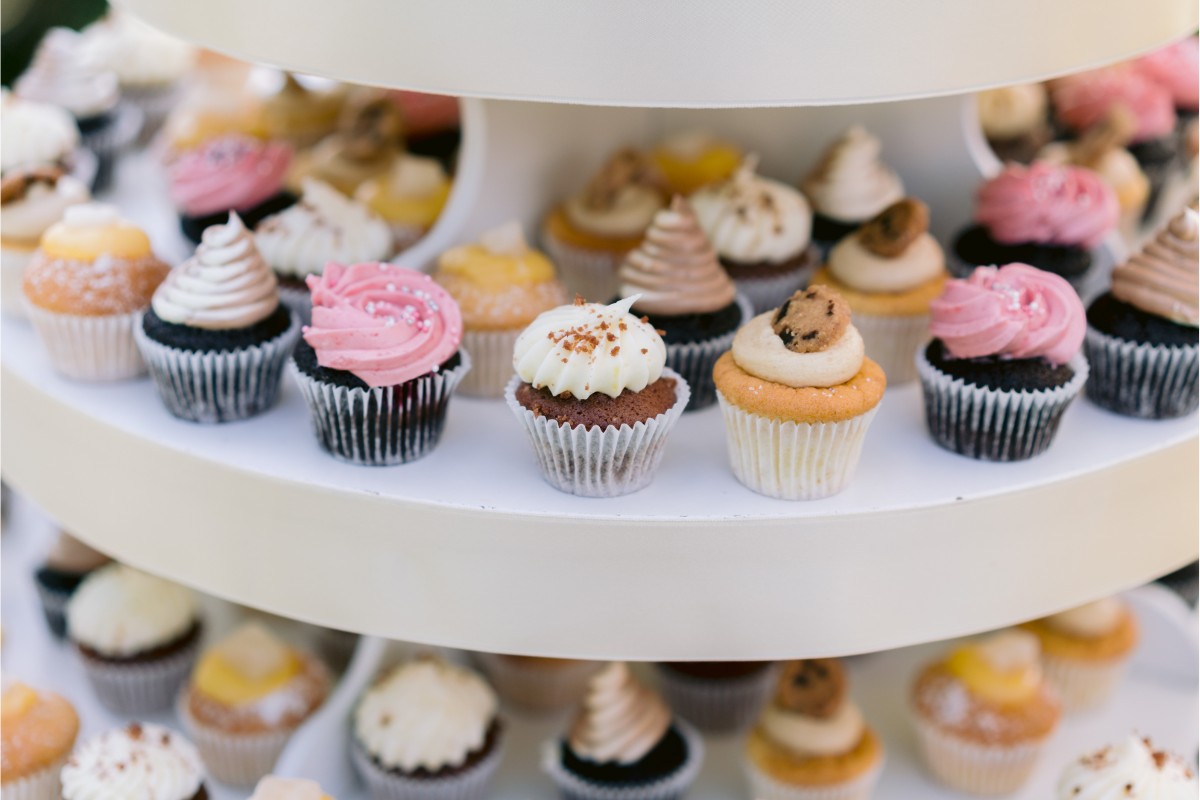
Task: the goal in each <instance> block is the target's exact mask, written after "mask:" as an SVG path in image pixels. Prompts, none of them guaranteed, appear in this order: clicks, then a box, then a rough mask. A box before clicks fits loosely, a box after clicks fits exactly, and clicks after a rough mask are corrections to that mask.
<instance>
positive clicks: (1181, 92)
mask: <svg viewBox="0 0 1200 800" xmlns="http://www.w3.org/2000/svg"><path fill="white" fill-rule="evenodd" d="M1133 68H1134V69H1135V70H1137V71H1138V72H1140V73H1141V74H1142V75H1144V76H1146V77H1147V78H1149V79H1150V80H1151V81H1153V82H1154V83H1157V84H1158V85H1159V86H1162V87H1163V88H1165V89H1166V90H1167V91H1168V92H1170V94H1171V99H1172V100H1173V101H1174V102H1175V113H1176V114H1178V115H1179V118H1180V121H1181V122H1183V121H1186V120H1191V119H1195V118H1196V111H1197V108H1198V107H1200V39H1197V38H1196V37H1195V36H1188V37H1187V38H1185V39H1180V40H1179V41H1178V42H1175V43H1174V44H1169V45H1167V46H1166V47H1160V48H1159V49H1158V50H1155V51H1154V52H1153V53H1147V54H1146V55H1144V56H1142V57H1141V58H1139V59H1137V60H1136V61H1134V62H1133Z"/></svg>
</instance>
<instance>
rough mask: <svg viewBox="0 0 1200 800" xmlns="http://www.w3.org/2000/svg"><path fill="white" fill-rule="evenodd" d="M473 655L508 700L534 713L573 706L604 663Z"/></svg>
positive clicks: (551, 712)
mask: <svg viewBox="0 0 1200 800" xmlns="http://www.w3.org/2000/svg"><path fill="white" fill-rule="evenodd" d="M473 657H474V660H475V661H476V663H478V664H479V668H480V669H481V670H482V671H483V673H484V674H485V675H487V679H488V682H489V683H491V684H492V686H494V687H495V688H496V693H497V694H499V695H500V697H501V698H503V699H504V701H505V702H506V703H508V704H510V705H512V706H513V707H514V708H517V709H519V710H521V711H525V712H528V713H531V714H554V713H556V712H559V711H565V710H567V709H569V708H573V707H574V706H576V705H577V704H578V703H579V702H580V700H581V699H582V698H583V695H584V692H586V691H587V685H588V681H590V680H591V679H592V676H593V675H595V674H596V672H597V671H598V670H599V669H600V668H601V667H603V666H604V662H601V661H579V662H575V663H571V664H560V665H556V666H553V667H535V666H530V665H528V664H526V663H524V662H523V661H521V660H514V659H511V658H505V657H504V656H502V655H496V654H495V653H474V654H473Z"/></svg>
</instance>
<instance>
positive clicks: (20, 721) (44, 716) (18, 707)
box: [0, 682, 79, 800]
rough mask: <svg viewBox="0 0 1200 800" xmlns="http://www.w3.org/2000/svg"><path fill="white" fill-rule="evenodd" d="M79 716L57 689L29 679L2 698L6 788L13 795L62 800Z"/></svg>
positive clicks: (0, 783)
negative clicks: (64, 773) (46, 688)
mask: <svg viewBox="0 0 1200 800" xmlns="http://www.w3.org/2000/svg"><path fill="white" fill-rule="evenodd" d="M78 735H79V716H78V715H77V714H76V713H75V709H74V707H72V706H71V704H70V703H69V702H68V701H67V700H65V699H63V698H62V697H60V696H58V695H56V694H53V693H52V692H43V691H38V690H37V689H34V688H32V687H30V686H27V685H25V684H23V683H16V682H14V683H11V684H9V685H7V686H5V687H4V694H3V697H0V792H3V794H4V797H6V798H8V800H60V798H61V797H62V784H61V781H60V780H59V771H60V770H61V769H62V767H63V764H64V763H66V760H67V756H69V755H70V754H71V748H72V747H74V746H75V737H76V736H78Z"/></svg>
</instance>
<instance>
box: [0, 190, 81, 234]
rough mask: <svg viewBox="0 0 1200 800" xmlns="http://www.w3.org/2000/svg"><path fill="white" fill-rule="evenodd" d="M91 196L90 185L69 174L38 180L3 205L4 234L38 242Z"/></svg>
mask: <svg viewBox="0 0 1200 800" xmlns="http://www.w3.org/2000/svg"><path fill="white" fill-rule="evenodd" d="M90 197H91V195H90V193H89V192H88V188H87V186H85V185H84V184H83V183H82V182H81V181H79V180H78V179H76V178H73V177H72V176H70V175H60V176H59V177H57V178H55V179H54V181H53V183H50V182H48V181H45V180H38V181H35V182H33V183H31V184H30V185H29V187H28V188H27V189H26V190H25V193H24V194H23V195H22V196H21V197H19V198H17V199H15V200H10V201H9V202H7V203H5V204H4V207H3V216H4V223H3V225H4V237H5V238H6V239H15V240H21V241H26V242H33V243H36V242H37V241H38V240H39V239H40V238H41V237H42V234H43V233H45V232H46V230H47V229H48V228H49V227H50V226H51V225H53V224H54V223H56V222H58V221H59V220H60V219H62V218H63V214H65V213H66V211H67V209H68V208H70V207H71V206H74V205H78V204H80V203H86V202H87V201H88V200H89V199H90Z"/></svg>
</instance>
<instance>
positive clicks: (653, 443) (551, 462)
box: [504, 368, 691, 497]
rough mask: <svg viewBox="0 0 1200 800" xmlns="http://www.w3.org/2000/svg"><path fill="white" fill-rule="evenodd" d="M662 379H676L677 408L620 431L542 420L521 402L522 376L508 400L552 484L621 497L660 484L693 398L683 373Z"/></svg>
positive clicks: (587, 494) (509, 390) (666, 372)
mask: <svg viewBox="0 0 1200 800" xmlns="http://www.w3.org/2000/svg"><path fill="white" fill-rule="evenodd" d="M662 376H663V377H664V378H673V379H674V380H675V384H676V388H675V404H674V405H673V406H671V407H670V408H668V409H667V410H666V411H664V412H663V413H661V414H659V415H658V416H656V417H653V418H651V419H648V420H645V421H639V422H637V423H636V424H634V425H622V426H621V427H619V428H618V427H615V426H612V425H610V426H608V427H607V428H600V427H599V426H593V427H591V428H585V427H584V426H582V425H577V426H574V427H572V426H571V425H566V424H563V423H560V422H558V421H556V420H552V419H547V418H546V417H539V416H538V415H536V414H534V413H533V412H532V411H530V410H529V409H527V408H525V407H524V406H522V405H521V404H520V403H519V402H517V387H519V386H520V385H521V383H522V381H521V378H520V376H513V379H512V380H511V381H509V383H508V388H507V389H506V390H505V392H504V399H505V400H506V401H507V402H508V407H509V408H511V409H512V412H513V414H515V415H516V417H517V419H519V420H520V421H521V424H522V426H523V427H524V428H525V432H526V433H527V434H529V441H530V443H532V444H533V450H534V453H535V454H536V455H537V460H538V466H540V467H541V470H542V477H544V478H545V479H546V482H547V483H549V484H550V485H551V486H553V487H554V488H555V489H558V490H559V491H562V492H566V493H568V494H574V495H579V496H581V497H617V496H618V495H623V494H630V493H631V492H636V491H637V490H639V489H644V488H645V487H646V486H648V485H650V482H651V481H652V480H654V472H655V470H656V469H657V468H658V465H659V462H661V461H662V457H663V452H664V450H665V447H666V443H667V436H668V434H670V432H671V428H673V427H674V426H675V423H676V422H677V421H678V420H679V417H680V416H681V415H682V414H683V409H684V407H685V406H687V403H688V399H689V398H690V397H691V391H690V390H689V388H688V385H687V381H685V380H684V379H683V378H682V377H681V376H680V375H679V373H677V372H675V371H674V370H672V369H670V368H664V369H663V372H662Z"/></svg>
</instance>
